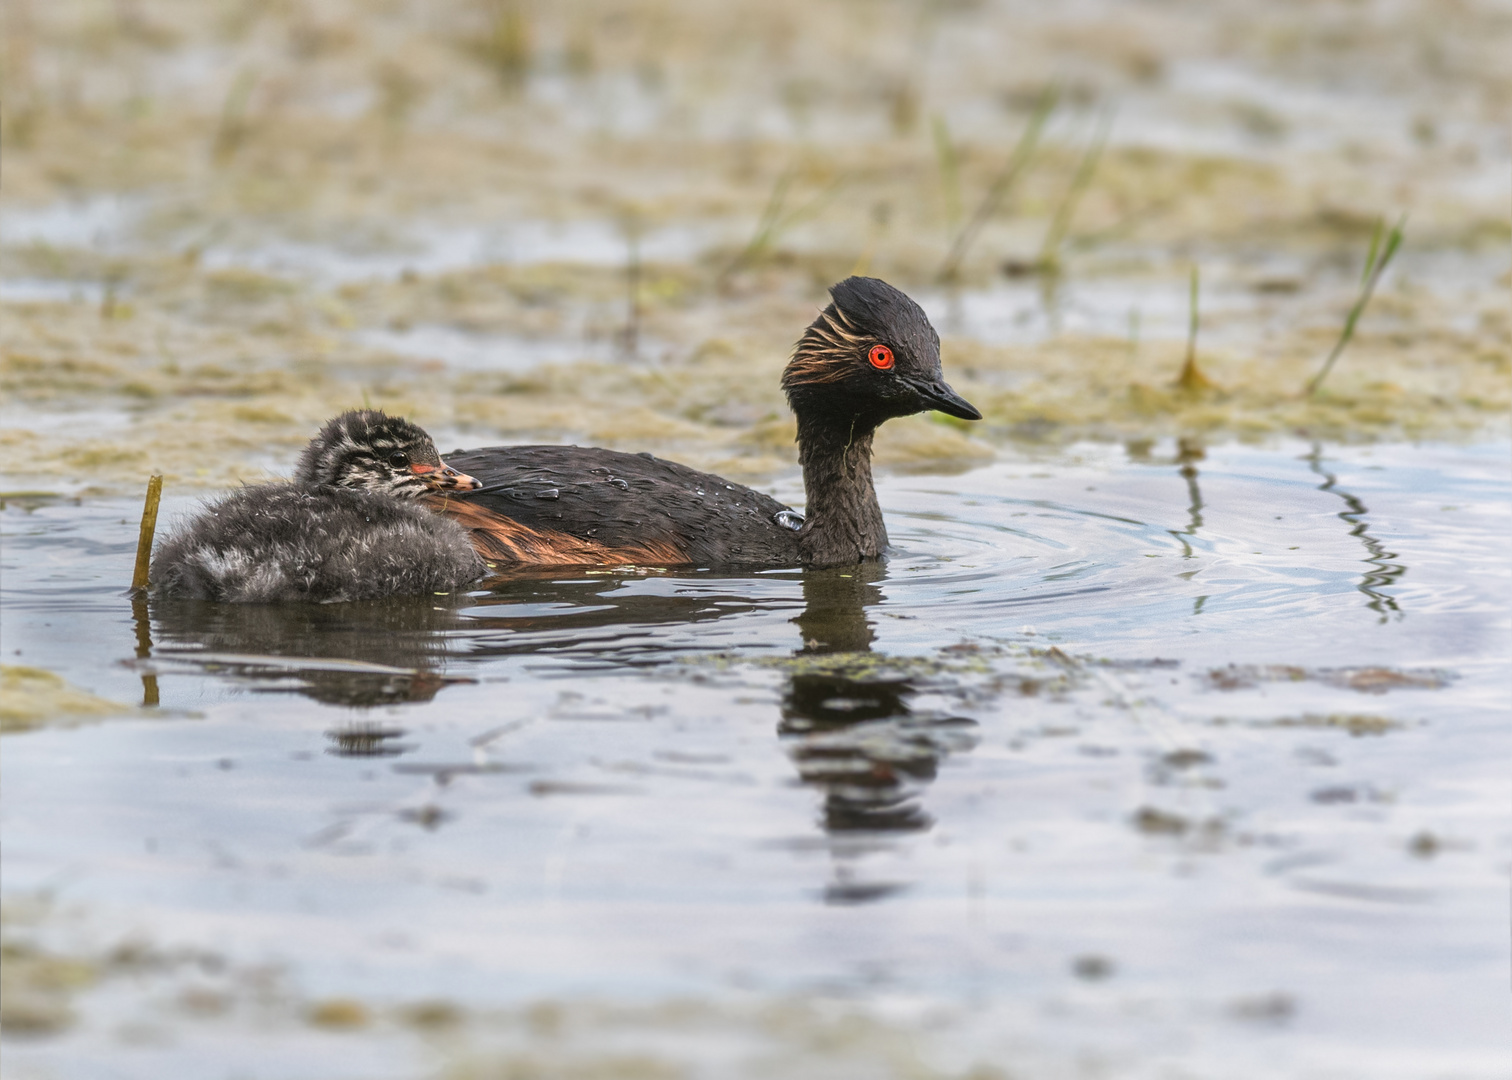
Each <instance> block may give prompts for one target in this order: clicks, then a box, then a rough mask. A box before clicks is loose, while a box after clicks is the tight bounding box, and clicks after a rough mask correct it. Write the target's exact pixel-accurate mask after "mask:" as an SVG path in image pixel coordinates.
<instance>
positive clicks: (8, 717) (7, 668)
mask: <svg viewBox="0 0 1512 1080" xmlns="http://www.w3.org/2000/svg"><path fill="white" fill-rule="evenodd" d="M130 711H131V706H129V705H122V704H120V703H118V702H114V701H107V700H106V699H104V698H101V697H96V696H95V695H94V694H91V693H89V692H88V691H87V690H81V689H79V688H78V687H76V686H72V685H70V684H69V683H68V682H66V681H65V680H64V679H62V678H61V677H59V676H57V675H54V674H53V673H52V672H50V671H43V670H42V669H41V668H34V667H22V666H19V665H14V664H4V665H0V733H3V734H6V735H11V734H15V733H17V732H22V731H33V730H35V729H37V728H41V727H55V726H62V727H73V726H76V725H79V724H86V723H90V722H92V721H96V720H101V719H104V718H105V717H107V716H118V715H120V714H122V713H127V712H130Z"/></svg>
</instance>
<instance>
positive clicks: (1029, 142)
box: [935, 83, 1060, 281]
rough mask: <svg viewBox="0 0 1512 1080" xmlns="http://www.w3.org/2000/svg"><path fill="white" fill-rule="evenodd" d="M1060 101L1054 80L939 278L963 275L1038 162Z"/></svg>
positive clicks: (953, 244) (958, 237)
mask: <svg viewBox="0 0 1512 1080" xmlns="http://www.w3.org/2000/svg"><path fill="white" fill-rule="evenodd" d="M1059 103H1060V87H1059V86H1057V85H1056V84H1054V83H1051V84H1050V85H1048V86H1046V87H1045V88H1044V89H1043V90H1042V91H1040V95H1039V99H1038V100H1037V101H1036V102H1035V103H1034V108H1033V109H1032V110H1031V112H1030V113H1029V120H1028V122H1027V123H1026V124H1025V126H1024V130H1023V133H1022V134H1020V135H1019V139H1018V142H1017V143H1016V144H1015V145H1014V147H1013V152H1012V153H1011V154H1009V155H1008V160H1007V161H1006V162H1005V163H1004V164H1003V167H1002V168H1001V169H1000V170H999V171H998V173H997V174H996V175H995V176H993V178H992V180H991V181H990V182H989V183H988V184H987V190H986V191H985V192H983V194H982V198H981V201H980V202H978V203H977V207H976V209H975V210H973V211H972V213H971V217H969V218H967V219H966V221H965V222H964V223H963V224H962V225H961V228H960V230H959V231H958V232H957V233H956V236H955V240H954V241H952V242H951V245H950V250H949V251H948V252H947V253H946V255H945V260H944V261H943V262H942V263H940V268H939V270H938V271H936V273H935V277H936V278H937V279H939V280H940V281H955V280H956V279H957V278H958V277H959V276H960V273H961V264H962V263H963V262H965V260H966V256H967V254H969V253H970V251H971V246H972V244H973V243H975V242H976V239H977V237H978V236H979V235H980V234H981V232H982V228H983V227H984V226H985V225H986V224H987V222H988V221H989V220H990V219H991V218H992V217H993V215H994V214H996V213H997V212H998V211H999V210H1001V209H1002V206H1003V202H1004V200H1006V199H1007V198H1008V196H1009V194H1011V193H1012V191H1013V189H1014V187H1015V186H1016V185H1017V184H1018V182H1019V180H1020V178H1021V177H1022V176H1023V174H1024V172H1025V170H1027V169H1028V168H1029V166H1030V164H1031V163H1032V162H1033V161H1034V155H1035V152H1036V150H1038V148H1039V141H1040V134H1041V132H1042V131H1043V130H1044V127H1045V123H1046V122H1047V121H1048V120H1049V119H1050V114H1051V113H1053V112H1054V111H1055V107H1056V106H1057V105H1058V104H1059Z"/></svg>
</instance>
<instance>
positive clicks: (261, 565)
mask: <svg viewBox="0 0 1512 1080" xmlns="http://www.w3.org/2000/svg"><path fill="white" fill-rule="evenodd" d="M481 486H482V485H481V484H480V483H479V482H478V481H477V480H474V479H473V478H472V477H470V476H467V475H465V474H464V473H460V472H458V471H457V470H456V469H453V468H452V467H451V466H449V465H447V464H446V463H445V462H444V461H442V460H441V457H440V455H438V454H437V453H436V447H435V444H434V443H432V442H431V438H430V436H429V435H427V434H426V433H425V432H424V431H423V430H421V429H420V428H418V427H416V426H415V425H414V424H411V423H409V422H408V421H407V420H403V419H401V418H400V417H397V416H386V415H384V413H382V412H381V411H378V410H374V409H355V410H353V411H351V412H345V413H342V414H341V415H340V416H338V417H336V418H335V419H333V420H331V421H329V422H328V423H327V424H326V425H325V426H324V427H323V428H321V429H320V434H318V435H316V436H315V438H314V439H312V440H310V444H309V445H308V446H307V447H305V450H304V453H303V454H301V455H300V458H299V464H298V466H297V467H296V469H295V471H294V479H293V480H292V481H291V482H288V483H270V484H257V485H254V486H250V487H244V488H242V489H241V490H240V491H235V492H232V493H231V494H230V495H227V496H225V497H224V498H221V499H218V500H216V501H215V502H212V503H210V504H209V505H208V506H206V507H205V509H204V511H203V512H202V513H201V514H200V515H199V516H197V517H196V518H194V520H192V521H190V522H189V523H188V524H186V525H184V526H183V527H182V528H180V529H179V530H178V531H177V532H176V533H174V534H173V535H172V536H170V537H169V538H168V539H167V540H165V541H164V542H163V543H162V545H161V546H160V547H159V548H158V550H157V553H156V554H155V556H154V557H153V561H152V573H151V575H150V577H151V581H152V590H153V592H154V593H155V594H157V595H161V596H172V597H193V598H198V599H202V600H226V601H231V602H235V603H266V602H270V601H279V600H306V601H339V600H371V599H377V598H379V597H384V596H415V595H422V594H426V593H431V592H449V591H451V590H452V589H455V588H458V587H460V586H462V585H466V584H467V583H469V582H472V581H476V580H477V579H478V578H480V577H482V576H483V574H484V572H485V566H484V563H483V560H482V559H481V558H480V557H479V555H478V554H477V552H476V551H474V550H473V547H472V545H471V544H470V543H469V542H468V534H467V532H466V531H465V530H463V529H462V528H461V527H459V526H458V525H457V524H456V523H455V522H454V521H452V520H450V519H448V518H446V517H444V516H438V515H436V514H435V513H433V512H432V511H431V510H430V509H428V507H427V504H426V503H424V502H422V501H421V496H429V497H440V496H441V493H445V494H446V495H452V494H456V493H460V492H464V491H470V490H472V489H473V488H477V487H481Z"/></svg>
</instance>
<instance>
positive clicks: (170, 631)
mask: <svg viewBox="0 0 1512 1080" xmlns="http://www.w3.org/2000/svg"><path fill="white" fill-rule="evenodd" d="M440 599H449V598H440V597H420V598H403V599H394V600H382V601H371V602H363V603H350V604H216V603H211V602H208V601H203V600H165V599H158V598H155V599H153V600H152V602H151V616H152V630H153V631H154V632H155V633H156V637H157V642H156V644H155V645H154V644H153V643H152V642H151V641H150V639H149V641H148V643H147V648H148V650H149V651H150V654H151V657H152V659H153V661H154V663H155V664H156V665H158V666H160V667H166V668H169V669H172V668H175V667H188V668H193V669H198V670H199V671H202V672H207V673H208V672H214V673H216V674H220V675H228V676H231V677H232V678H235V679H237V680H239V681H243V682H244V683H245V684H246V685H247V686H248V687H249V688H250V690H251V691H252V692H253V693H296V694H301V695H303V696H305V697H309V698H313V699H314V700H316V701H319V702H322V703H324V704H328V705H344V706H348V707H352V708H372V707H374V706H380V705H397V704H402V703H405V702H422V701H430V700H431V699H432V698H434V697H435V696H436V693H437V692H438V691H439V690H440V689H441V688H442V687H444V686H446V685H447V684H448V683H451V682H457V681H464V682H465V681H471V680H467V679H463V680H458V679H457V678H456V677H454V676H448V675H444V674H442V671H443V669H444V667H445V664H446V660H447V653H448V636H447V634H446V633H445V631H447V630H450V629H452V628H454V627H455V625H456V618H457V616H456V612H455V611H454V610H453V609H452V607H451V606H445V605H441V604H438V603H437V602H436V601H437V600H440ZM141 635H142V626H141V622H140V620H139V623H138V637H139V639H140V637H141ZM138 651H139V654H140V653H141V648H140V647H139V650H138Z"/></svg>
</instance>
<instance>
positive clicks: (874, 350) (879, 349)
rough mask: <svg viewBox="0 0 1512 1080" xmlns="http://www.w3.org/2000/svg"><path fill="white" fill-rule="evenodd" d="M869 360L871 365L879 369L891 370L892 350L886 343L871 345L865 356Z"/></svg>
mask: <svg viewBox="0 0 1512 1080" xmlns="http://www.w3.org/2000/svg"><path fill="white" fill-rule="evenodd" d="M866 358H867V359H868V360H870V361H871V366H872V367H874V368H877V369H878V370H880V371H891V370H892V366H893V354H892V350H891V349H889V348H888V347H887V346H886V345H873V346H872V347H871V352H870V353H869V354H867V357H866Z"/></svg>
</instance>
